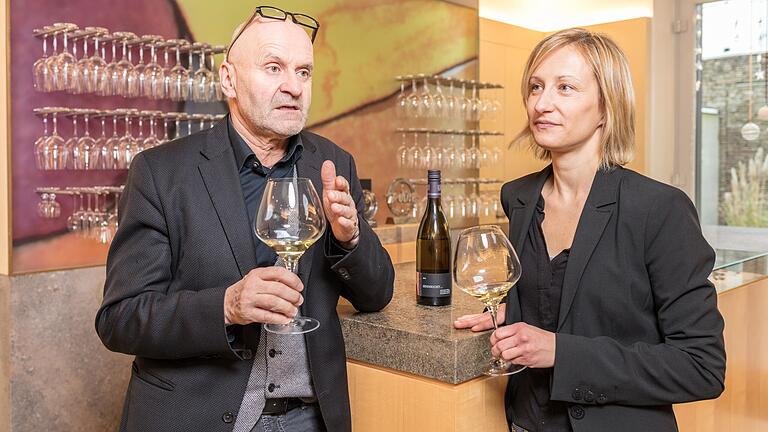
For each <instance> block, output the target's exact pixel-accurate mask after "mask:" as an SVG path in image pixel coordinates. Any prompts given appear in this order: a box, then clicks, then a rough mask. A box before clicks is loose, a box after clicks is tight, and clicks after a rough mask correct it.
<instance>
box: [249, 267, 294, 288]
mask: <svg viewBox="0 0 768 432" xmlns="http://www.w3.org/2000/svg"><path fill="white" fill-rule="evenodd" d="M251 272H253V273H255V275H254V276H256V277H257V279H261V280H262V281H273V282H280V283H281V284H283V285H286V286H287V287H289V288H291V289H293V290H296V291H302V290H304V283H303V282H301V279H299V276H297V275H296V274H294V273H293V272H290V271H288V269H286V268H284V267H278V266H271V267H259V268H256V269H253V270H251ZM249 274H250V273H249ZM249 282H250V283H249ZM249 282H246V285H250V284H251V283H255V284H258V281H257V280H256V281H249Z"/></svg>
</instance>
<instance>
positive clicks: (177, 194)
mask: <svg viewBox="0 0 768 432" xmlns="http://www.w3.org/2000/svg"><path fill="white" fill-rule="evenodd" d="M301 138H302V142H303V143H304V151H303V153H302V157H301V159H300V160H299V162H298V165H297V169H298V175H299V176H301V177H308V178H310V179H312V182H313V183H314V185H315V187H316V188H317V190H318V193H319V194H321V195H322V182H321V180H320V167H321V165H322V163H323V161H324V160H326V159H330V160H332V161H333V162H334V163H335V165H336V170H337V173H338V174H339V175H342V176H344V177H346V178H347V179H348V180H349V182H350V185H351V192H352V196H353V198H354V199H355V202H356V203H357V208H358V214H359V220H360V230H361V233H360V243H359V245H358V247H357V248H356V249H355V250H354V251H353V252H351V253H349V254H347V255H346V256H344V257H343V258H341V259H339V258H338V257H332V256H328V255H327V253H326V251H327V249H326V248H327V247H328V241H329V238H328V236H330V235H331V234H330V229H329V230H328V231H326V238H324V239H321V240H320V241H318V242H317V243H316V244H315V245H313V246H312V247H311V248H310V249H309V250H308V251H307V252H306V253H305V254H304V256H303V257H302V258H301V260H300V262H299V276H300V277H301V279H302V281H303V282H304V285H305V291H304V298H305V302H304V304H303V305H302V307H301V313H302V314H304V315H306V316H310V317H313V318H316V319H317V320H319V321H320V328H319V329H318V330H316V331H314V332H311V333H308V334H307V335H306V343H307V351H308V355H309V364H310V368H311V375H312V381H313V383H314V386H315V393H316V395H317V397H318V400H319V405H320V409H321V411H322V414H323V419H324V420H325V424H326V427H327V428H328V430H329V431H349V430H351V420H350V411H349V396H348V393H347V374H346V356H345V352H344V341H343V339H342V333H341V326H340V324H339V318H338V316H337V314H336V304H337V302H338V299H339V296H343V297H345V298H347V299H348V300H349V301H350V302H351V303H352V304H353V305H354V307H355V308H356V309H358V310H360V311H376V310H380V309H382V308H383V307H384V306H386V305H387V303H389V301H390V299H391V298H392V289H393V280H394V270H393V268H392V263H391V261H390V258H389V255H388V254H387V252H386V251H385V250H384V248H383V247H382V246H381V243H380V242H379V240H378V237H377V236H376V234H374V232H373V231H372V230H371V228H370V227H369V226H368V225H367V224H366V223H365V219H364V218H363V217H362V209H363V198H362V189H361V187H360V182H359V180H358V178H357V173H356V171H355V164H354V161H353V159H352V156H351V155H350V154H349V153H347V152H345V151H344V150H342V149H340V148H339V147H337V146H336V145H335V144H333V143H332V142H330V141H329V140H327V139H325V138H322V137H320V136H318V135H314V134H312V133H309V132H302V133H301ZM249 225H250V224H249V222H248V216H247V213H246V209H245V204H244V200H243V196H242V192H241V188H240V180H239V176H238V170H237V168H236V166H235V159H234V154H233V151H232V146H231V145H230V141H229V138H228V135H227V123H226V121H222V122H219V123H218V124H217V125H215V126H214V127H213V128H212V129H209V130H207V131H204V132H201V133H198V134H194V135H191V136H188V137H185V138H182V139H180V140H177V141H175V142H171V143H168V144H164V145H162V146H160V147H157V148H153V149H151V150H148V151H145V152H142V153H140V154H138V155H137V156H136V158H135V159H134V160H133V162H132V164H131V170H130V173H129V175H128V182H127V185H126V188H125V192H124V194H123V197H122V199H121V201H120V225H119V226H120V227H119V229H118V231H117V234H116V235H115V238H114V240H113V242H112V245H111V247H110V251H109V257H108V259H107V279H106V284H105V287H104V301H103V303H102V306H101V308H100V309H99V311H98V315H97V317H96V330H97V332H98V334H99V337H100V338H101V340H102V341H103V343H104V345H105V346H106V347H107V348H109V349H110V350H112V351H117V352H122V353H126V354H131V355H135V356H136V358H135V361H134V363H133V373H132V375H131V380H130V384H129V386H128V391H127V394H126V400H125V405H124V411H123V417H122V423H121V426H120V430H121V431H137V432H151V431H158V432H159V431H164V432H168V431H184V432H188V431H205V432H213V431H231V430H232V427H233V426H234V416H235V415H236V414H237V412H238V409H239V407H240V402H241V401H242V398H243V394H244V392H245V387H246V384H247V382H248V377H249V374H250V370H251V364H252V361H251V359H252V358H253V355H254V354H255V353H256V348H257V346H258V343H259V334H260V326H259V325H256V324H252V325H248V326H235V334H236V337H235V341H234V342H232V344H231V345H230V343H229V342H228V340H227V333H226V330H225V327H224V309H223V304H224V291H225V290H226V288H227V287H228V286H230V285H232V284H233V283H235V282H237V281H238V280H240V279H242V277H243V276H244V275H246V274H247V273H248V272H249V271H250V270H251V269H253V268H254V267H255V265H256V264H255V248H254V243H253V238H252V236H253V235H252V228H251V227H250V226H249Z"/></svg>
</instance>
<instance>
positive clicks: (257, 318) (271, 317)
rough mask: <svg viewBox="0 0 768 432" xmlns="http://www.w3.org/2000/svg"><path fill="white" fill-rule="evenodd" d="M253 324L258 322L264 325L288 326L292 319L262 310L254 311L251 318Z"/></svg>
mask: <svg viewBox="0 0 768 432" xmlns="http://www.w3.org/2000/svg"><path fill="white" fill-rule="evenodd" d="M251 318H252V320H253V322H259V323H264V324H288V323H289V322H291V319H292V317H290V318H289V317H287V316H285V315H282V314H279V313H274V312H270V311H268V310H264V309H254V311H253V316H252V317H251Z"/></svg>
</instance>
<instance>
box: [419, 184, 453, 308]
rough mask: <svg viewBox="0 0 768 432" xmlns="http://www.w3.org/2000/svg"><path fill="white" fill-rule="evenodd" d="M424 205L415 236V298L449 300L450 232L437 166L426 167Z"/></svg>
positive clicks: (433, 302)
mask: <svg viewBox="0 0 768 432" xmlns="http://www.w3.org/2000/svg"><path fill="white" fill-rule="evenodd" d="M427 179H428V184H429V186H428V189H427V208H426V210H425V211H424V216H423V217H422V219H421V224H420V225H419V232H418V235H417V237H416V302H417V303H418V304H420V305H425V306H445V305H449V304H451V236H450V233H449V231H448V222H447V220H446V219H445V213H443V208H442V207H441V206H440V170H429V171H428V175H427Z"/></svg>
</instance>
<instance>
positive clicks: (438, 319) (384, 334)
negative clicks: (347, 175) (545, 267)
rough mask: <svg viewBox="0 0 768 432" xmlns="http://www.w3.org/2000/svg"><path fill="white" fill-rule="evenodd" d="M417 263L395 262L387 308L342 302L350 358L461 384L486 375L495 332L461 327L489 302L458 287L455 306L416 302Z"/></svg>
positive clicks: (454, 297) (455, 292) (340, 313)
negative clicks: (458, 323) (461, 320)
mask: <svg viewBox="0 0 768 432" xmlns="http://www.w3.org/2000/svg"><path fill="white" fill-rule="evenodd" d="M415 287H416V264H415V263H413V262H411V263H404V264H397V265H395V292H394V296H393V298H392V302H391V303H390V304H389V305H388V306H387V307H386V308H385V309H384V310H382V311H380V312H374V313H360V312H357V311H356V310H355V309H354V308H353V307H352V306H351V305H350V304H349V303H347V302H342V303H340V304H339V306H338V308H337V310H338V313H339V318H340V319H341V327H342V331H343V332H344V340H345V344H346V348H347V358H349V359H353V360H358V361H361V362H365V363H370V364H373V365H376V366H382V367H386V368H390V369H395V370H398V371H402V372H407V373H410V374H414V375H420V376H423V377H426V378H432V379H435V380H439V381H443V382H446V383H450V384H458V383H462V382H464V381H468V380H470V379H473V378H476V377H478V376H480V375H482V373H483V371H484V370H485V368H486V367H487V365H488V361H489V360H490V358H491V347H490V342H489V341H488V338H489V337H490V331H486V332H482V333H474V332H472V331H470V330H455V329H454V328H453V321H454V320H455V319H456V318H458V317H459V316H461V315H466V314H471V313H479V312H482V310H483V304H482V303H480V302H479V301H478V300H476V299H474V298H472V297H470V296H469V295H468V294H465V293H464V292H462V291H461V290H457V289H456V288H455V287H454V291H453V299H452V305H450V306H439V307H430V306H420V305H417V304H416V288H415Z"/></svg>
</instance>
